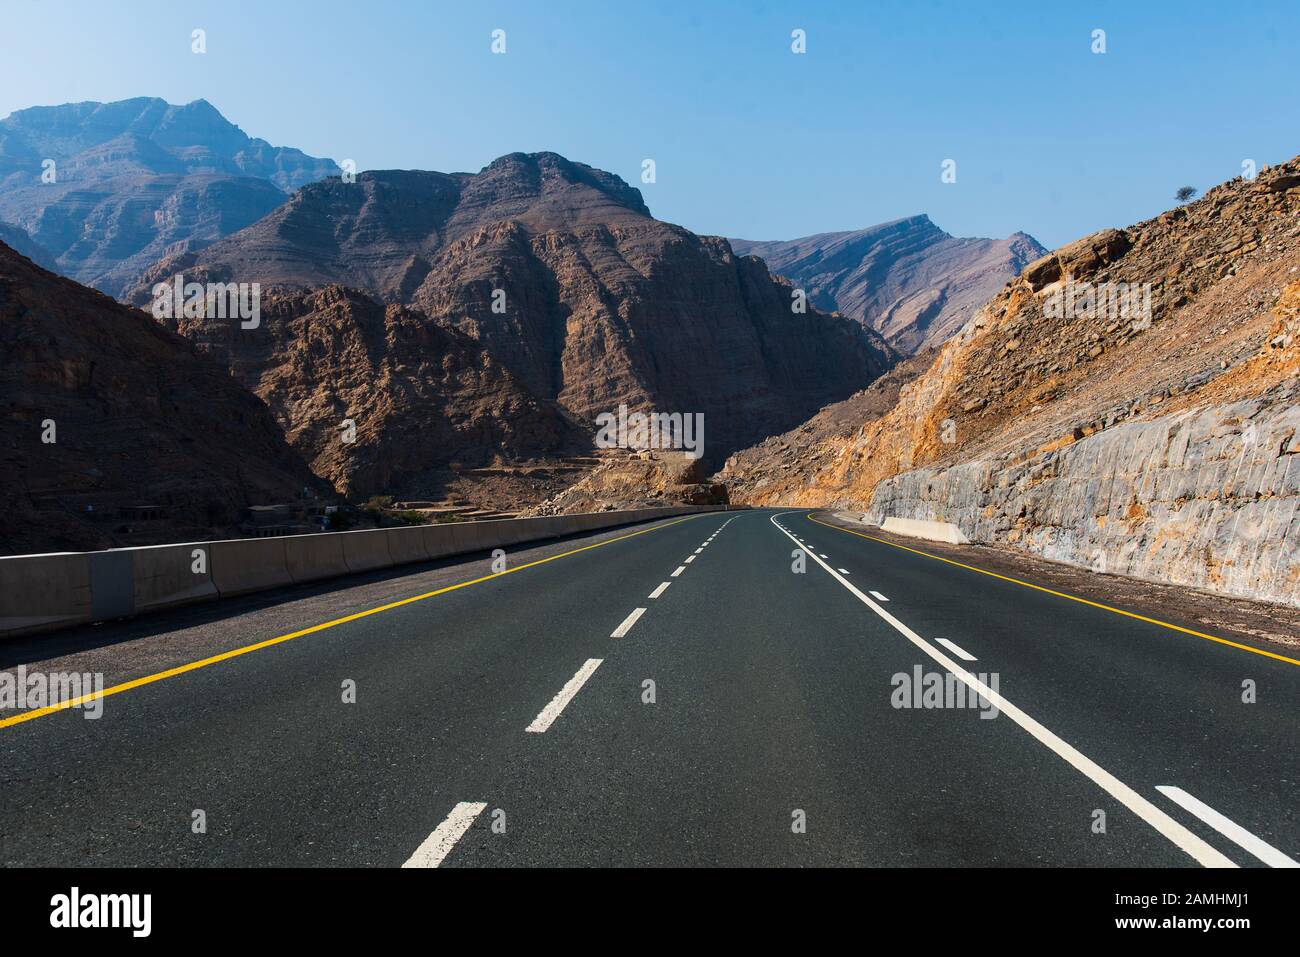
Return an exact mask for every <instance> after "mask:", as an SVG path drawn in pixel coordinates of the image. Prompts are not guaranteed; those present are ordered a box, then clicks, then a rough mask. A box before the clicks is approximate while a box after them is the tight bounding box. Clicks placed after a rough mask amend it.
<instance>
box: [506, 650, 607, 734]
mask: <svg viewBox="0 0 1300 957" xmlns="http://www.w3.org/2000/svg"><path fill="white" fill-rule="evenodd" d="M604 660H605V659H604V658H588V659H587V663H586V664H585V665H583V666H582V667H581V668H579V669H578V673H577V674H576V675H574V676H573V677H572V678H570V679H569V680H568V683H566V684H565V686H564V687H563V688H561V689H560V693H559V694H557V695H556V696H555V697H554V698H552V699H551V703H550V704H548V705H547V706H546V707H545V708H543V709H542V710H541V713H540V714H538V715H537V717H535V718H533V723H532V724H530V725H529V726H528V727H526V728H524V730H525V731H532V732H533V733H534V734H541V733H542V732H544V731H545V730H546V729H547V728H549V727H550V726H551V724H552V723H553V722H554V721H555V719H556V718H558V717H559V716H560V712H561V711H563V710H564V707H565V705H567V704H568V703H569V702H570V701H572V700H573V696H574V695H576V694H577V693H578V689H580V688H581V687H582V686H583V685H584V684H586V683H587V679H588V678H590V677H591V676H592V673H593V672H594V671H595V670H596V669H597V668H599V667H600V663H601V662H602V661H604Z"/></svg>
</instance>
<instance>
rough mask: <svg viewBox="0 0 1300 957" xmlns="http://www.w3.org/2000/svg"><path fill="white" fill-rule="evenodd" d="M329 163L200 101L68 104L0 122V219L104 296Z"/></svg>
mask: <svg viewBox="0 0 1300 957" xmlns="http://www.w3.org/2000/svg"><path fill="white" fill-rule="evenodd" d="M47 161H52V162H53V164H54V165H53V167H52V169H47ZM51 172H52V174H53V181H52V182H46V181H44V180H43V176H47V178H48V173H51ZM337 172H338V167H337V166H335V164H334V163H333V161H332V160H326V159H317V158H316V157H312V156H307V155H306V154H305V153H302V152H301V151H299V150H295V149H289V148H285V147H274V146H271V145H270V144H269V143H267V142H266V141H265V140H259V139H253V138H250V137H249V136H247V135H246V134H245V133H244V132H243V131H242V130H240V129H239V127H237V126H235V125H234V124H232V123H230V122H228V121H227V120H226V119H225V118H224V117H223V116H222V115H221V114H220V113H219V112H217V110H216V109H214V108H213V107H212V105H211V104H209V103H207V102H206V101H204V100H196V101H195V102H193V103H189V104H187V105H185V106H173V105H170V104H168V103H166V102H164V101H163V100H159V99H153V98H145V97H141V98H138V99H132V100H122V101H120V102H116V103H69V104H65V105H63V106H51V107H34V108H32V109H28V110H20V111H18V112H16V113H14V114H12V115H10V116H8V117H6V118H5V119H4V120H0V219H3V220H6V221H8V222H9V223H11V224H15V225H17V226H20V227H22V228H23V229H24V230H26V232H27V233H29V234H30V235H31V238H32V239H33V240H34V241H35V242H36V243H38V244H39V245H40V246H41V247H43V248H45V249H47V250H48V251H49V252H50V253H51V254H52V256H53V257H54V260H55V263H56V265H57V268H58V269H59V271H61V272H63V273H64V274H65V275H68V276H71V277H73V278H75V279H77V280H79V281H80V282H83V283H86V284H88V285H93V286H95V287H96V288H99V289H101V290H103V291H105V292H108V293H110V294H111V295H121V294H123V293H124V292H125V290H126V288H127V287H129V286H132V285H134V283H135V282H136V281H137V279H138V277H139V275H140V273H141V272H142V271H143V270H144V269H145V268H146V267H147V266H149V265H150V264H151V263H153V262H155V261H156V260H158V259H159V258H160V257H162V256H164V255H167V254H168V253H174V252H177V251H179V250H182V249H185V248H190V247H199V246H203V245H206V244H208V243H211V242H213V241H214V240H217V239H219V238H221V237H222V236H226V235H228V234H230V233H232V232H235V231H236V230H239V229H242V228H243V227H245V226H247V225H249V224H250V223H252V222H255V221H257V220H259V219H261V218H262V217H263V216H265V215H266V214H267V213H269V212H270V211H271V210H273V209H275V208H276V207H278V206H280V205H281V204H282V203H283V202H284V201H285V199H286V196H287V194H288V193H289V192H292V191H293V190H296V189H298V188H299V187H300V186H303V185H304V184H306V183H309V182H313V181H315V180H318V179H320V178H322V177H324V176H328V175H330V174H334V173H337Z"/></svg>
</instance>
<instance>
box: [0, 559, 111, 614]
mask: <svg viewBox="0 0 1300 957" xmlns="http://www.w3.org/2000/svg"><path fill="white" fill-rule="evenodd" d="M90 609H91V598H90V558H89V556H88V555H87V554H86V553H84V552H55V553H52V554H48V555H15V556H12V557H9V558H0V633H3V634H5V635H20V634H25V633H27V632H35V631H49V630H51V629H54V628H64V627H66V626H68V625H76V624H80V623H82V622H87V621H90V620H91V615H90Z"/></svg>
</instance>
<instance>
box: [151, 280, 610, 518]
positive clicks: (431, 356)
mask: <svg viewBox="0 0 1300 957" xmlns="http://www.w3.org/2000/svg"><path fill="white" fill-rule="evenodd" d="M260 319H261V321H260V324H259V325H258V327H257V328H255V329H245V328H242V327H241V324H240V323H239V322H238V321H235V320H224V319H209V318H197V319H196V318H190V319H186V318H182V319H180V320H178V321H174V322H171V323H169V325H171V326H173V327H174V328H176V330H177V331H178V332H180V333H181V335H183V336H185V337H186V338H187V339H189V340H191V341H192V342H194V343H195V344H196V345H197V346H198V347H199V349H200V350H201V351H203V352H205V353H207V354H208V355H209V356H211V357H213V358H214V359H216V360H217V361H218V362H220V363H221V364H222V365H224V366H226V367H228V368H229V369H230V370H231V372H232V374H233V375H234V376H235V378H236V379H237V380H238V381H239V382H241V383H243V385H244V386H246V387H247V388H248V389H249V390H250V391H251V392H253V393H256V394H257V395H258V396H259V397H261V398H262V399H263V400H264V401H265V402H266V404H267V405H268V406H269V407H270V409H271V411H272V413H273V414H274V415H275V418H276V420H277V421H278V422H279V423H280V425H281V426H282V427H283V429H284V432H285V436H286V437H287V439H288V441H289V443H290V444H291V445H292V446H293V447H294V448H295V449H296V450H297V451H298V452H299V453H300V454H301V455H302V456H303V458H304V459H306V460H307V462H309V463H310V465H311V467H312V469H313V471H315V473H316V474H317V475H319V476H321V477H323V478H325V479H327V480H328V481H329V482H330V483H331V484H332V485H333V487H334V488H335V489H336V490H337V491H338V492H339V493H341V494H344V495H347V496H350V497H353V498H366V497H369V496H372V495H380V494H384V495H392V496H396V497H398V498H406V499H422V498H430V497H434V496H436V495H440V494H441V492H442V490H443V488H444V486H445V485H446V483H447V482H448V481H449V480H450V478H451V473H452V472H453V471H460V470H461V469H463V468H475V467H481V466H488V465H493V464H497V463H500V462H504V461H517V460H521V459H525V460H526V459H538V458H545V457H548V456H559V455H564V454H568V453H572V452H574V451H577V450H581V449H584V448H586V447H587V446H588V445H589V443H590V439H589V437H588V436H587V435H586V434H585V433H584V432H582V431H581V430H580V429H579V428H578V426H577V424H576V423H575V422H573V421H572V420H571V419H569V418H568V417H567V416H566V414H565V413H564V412H563V411H562V410H561V409H560V408H559V407H557V406H556V405H555V404H554V403H553V402H549V401H547V400H544V399H539V398H538V397H537V396H535V395H534V394H532V393H531V392H529V391H528V390H527V389H526V388H524V387H523V386H522V385H521V384H520V383H519V382H518V380H517V379H516V378H515V377H514V376H513V375H512V374H511V373H510V372H509V371H508V370H507V369H505V368H504V367H503V366H502V365H501V364H500V363H499V362H498V361H497V360H496V359H495V358H493V356H492V355H491V354H490V353H489V352H488V351H487V350H486V349H485V348H484V347H483V345H482V344H481V343H479V342H476V341H474V340H473V339H471V338H469V337H468V336H465V335H463V334H462V333H459V332H457V331H456V330H454V329H450V328H447V327H446V326H443V325H440V324H438V323H436V322H432V321H430V320H429V319H428V317H426V316H425V315H423V314H422V313H420V312H418V311H416V310H412V309H408V308H406V307H403V306H397V305H389V306H384V305H382V304H380V303H377V302H375V301H374V300H372V299H370V298H368V297H367V296H365V295H364V294H362V293H359V292H356V291H355V290H350V289H345V288H343V287H339V286H331V287H327V288H325V289H322V290H319V291H317V292H314V293H305V294H297V295H287V296H283V297H280V298H271V299H268V300H267V301H266V302H264V303H263V306H262V310H261V317H260ZM349 423H351V425H350V427H349ZM453 466H455V469H454V470H453Z"/></svg>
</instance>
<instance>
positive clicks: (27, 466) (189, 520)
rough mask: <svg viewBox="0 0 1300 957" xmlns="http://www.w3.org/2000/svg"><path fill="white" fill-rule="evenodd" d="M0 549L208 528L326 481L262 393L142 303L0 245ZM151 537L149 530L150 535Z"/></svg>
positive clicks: (75, 545)
mask: <svg viewBox="0 0 1300 957" xmlns="http://www.w3.org/2000/svg"><path fill="white" fill-rule="evenodd" d="M0 405H2V406H3V407H4V410H5V414H4V416H3V417H0V485H3V487H4V489H5V508H4V509H3V510H2V511H0V553H5V554H14V553H24V552H33V551H59V550H67V549H89V548H105V547H109V546H112V545H115V544H121V543H122V540H121V538H120V537H119V536H120V535H121V534H123V533H124V527H123V526H124V525H134V524H135V522H134V519H133V518H130V517H125V518H124V517H123V516H122V514H121V511H122V510H123V509H130V508H132V507H138V506H151V507H152V508H151V509H150V510H149V511H148V513H147V517H148V519H149V527H150V529H151V530H152V531H150V532H146V533H145V536H144V537H143V538H141V537H140V535H139V533H138V530H136V537H134V538H132V539H131V540H130V541H131V543H133V544H147V543H149V542H150V541H151V540H152V541H177V540H180V541H186V540H189V539H190V537H191V536H192V537H193V538H212V537H220V536H222V535H223V534H225V533H228V532H229V531H230V530H231V528H232V526H234V525H236V524H237V523H238V522H239V520H240V513H241V510H242V509H244V508H246V507H247V506H250V505H261V504H273V503H281V502H288V501H292V500H294V499H300V498H301V497H302V496H303V494H304V491H306V492H307V493H308V495H311V494H315V493H317V492H319V493H322V494H324V493H326V492H327V489H326V488H325V487H324V485H323V483H321V482H320V481H319V480H318V479H317V478H316V477H315V476H313V475H312V473H311V471H310V470H309V469H308V468H307V466H306V464H305V463H304V462H303V461H302V459H301V458H300V457H299V456H298V455H297V454H296V453H294V452H293V451H292V450H291V449H290V448H289V447H288V446H287V445H286V444H285V441H284V438H283V436H282V435H281V434H280V430H279V428H278V427H277V426H276V424H275V422H274V420H273V419H272V418H271V415H270V413H269V412H268V411H267V409H266V406H265V405H263V404H262V402H261V401H260V400H259V399H257V398H256V397H255V396H253V395H251V394H249V393H248V392H247V391H245V390H244V389H243V388H242V387H241V386H240V385H239V384H238V383H236V382H235V381H234V380H233V379H231V378H230V375H229V374H228V373H227V372H226V370H225V369H224V368H222V367H221V366H219V365H218V364H217V363H215V362H213V361H211V360H210V359H207V358H205V357H204V356H201V355H199V353H198V350H197V349H196V348H195V346H194V345H193V344H191V343H190V342H188V341H187V340H185V339H183V338H182V337H180V336H178V335H175V334H174V333H171V332H168V331H167V330H165V329H163V328H162V327H161V326H159V325H158V324H157V323H156V322H154V321H153V319H151V318H150V317H149V316H147V315H146V314H144V313H143V312H140V311H138V310H135V309H130V308H127V307H126V306H123V305H121V304H119V303H117V302H114V301H113V300H111V299H109V298H108V297H107V296H104V295H102V294H100V293H98V292H95V291H94V290H91V289H87V288H85V287H83V286H79V285H78V284H77V283H75V282H73V281H71V280H69V279H64V278H61V277H59V276H55V275H53V274H52V273H49V272H46V271H45V270H43V269H41V268H39V267H37V266H36V265H34V264H33V263H31V262H30V261H29V260H27V259H25V258H23V257H21V256H18V255H17V254H16V253H14V252H13V250H11V249H9V248H8V247H7V246H4V245H0ZM150 536H152V539H151V538H150Z"/></svg>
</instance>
